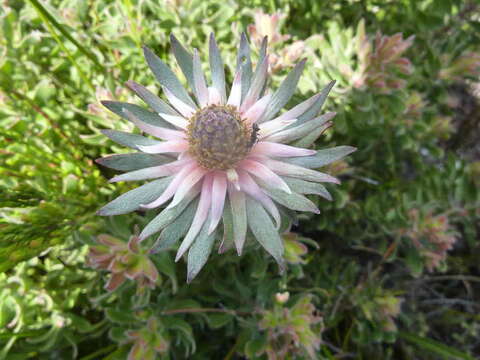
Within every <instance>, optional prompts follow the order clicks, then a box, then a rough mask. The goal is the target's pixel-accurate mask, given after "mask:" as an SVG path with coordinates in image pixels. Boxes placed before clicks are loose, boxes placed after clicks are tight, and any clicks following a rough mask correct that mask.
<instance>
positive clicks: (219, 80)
mask: <svg viewBox="0 0 480 360" xmlns="http://www.w3.org/2000/svg"><path fill="white" fill-rule="evenodd" d="M209 54H210V71H211V73H212V85H213V87H214V88H215V89H217V90H218V92H219V93H220V96H221V98H222V103H226V101H227V94H226V89H225V69H224V66H223V61H222V57H221V55H220V51H219V50H218V47H217V43H216V41H215V36H214V35H213V32H212V33H211V34H210V41H209Z"/></svg>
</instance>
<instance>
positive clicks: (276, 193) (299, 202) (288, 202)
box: [258, 180, 320, 214]
mask: <svg viewBox="0 0 480 360" xmlns="http://www.w3.org/2000/svg"><path fill="white" fill-rule="evenodd" d="M258 182H259V184H260V185H261V186H262V188H263V190H264V191H265V192H266V193H267V194H268V196H270V197H271V198H272V199H273V200H275V201H276V202H277V203H279V204H280V205H283V206H285V207H286V208H288V209H292V210H296V211H309V212H313V213H315V214H319V213H320V210H318V208H317V207H316V205H315V204H314V203H313V202H311V201H310V200H308V199H307V198H306V197H305V196H303V195H300V194H298V193H296V192H292V193H291V194H288V193H286V192H285V191H283V190H280V189H276V188H274V187H271V186H269V185H268V184H267V183H266V182H264V181H262V180H258Z"/></svg>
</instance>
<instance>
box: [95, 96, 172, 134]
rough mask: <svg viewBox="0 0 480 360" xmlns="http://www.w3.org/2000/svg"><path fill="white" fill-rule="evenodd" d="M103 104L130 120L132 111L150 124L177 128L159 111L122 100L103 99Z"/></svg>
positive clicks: (139, 118)
mask: <svg viewBox="0 0 480 360" xmlns="http://www.w3.org/2000/svg"><path fill="white" fill-rule="evenodd" d="M102 105H103V106H105V107H106V108H107V109H109V110H110V111H112V112H114V113H115V114H117V115H118V116H120V117H122V118H124V119H125V120H128V121H131V120H130V119H129V117H128V113H131V114H132V115H133V116H135V117H136V118H137V119H138V120H141V121H143V122H145V123H147V124H149V125H153V126H157V127H161V128H167V129H175V127H174V126H173V125H171V124H170V123H169V122H167V121H165V120H163V119H162V118H161V117H160V116H159V115H158V114H157V113H154V112H152V111H150V110H147V109H145V108H143V107H141V106H138V105H135V104H129V103H125V102H120V101H102ZM124 110H126V111H124Z"/></svg>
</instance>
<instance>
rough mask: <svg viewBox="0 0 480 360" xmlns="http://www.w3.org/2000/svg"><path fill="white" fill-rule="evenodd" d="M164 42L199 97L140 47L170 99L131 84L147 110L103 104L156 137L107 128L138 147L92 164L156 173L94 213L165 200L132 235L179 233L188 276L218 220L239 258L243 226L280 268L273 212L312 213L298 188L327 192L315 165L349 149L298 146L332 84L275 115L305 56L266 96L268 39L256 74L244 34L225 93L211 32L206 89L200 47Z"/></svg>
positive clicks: (311, 132) (139, 175) (208, 246)
mask: <svg viewBox="0 0 480 360" xmlns="http://www.w3.org/2000/svg"><path fill="white" fill-rule="evenodd" d="M171 40H172V49H173V53H174V55H175V57H176V59H177V61H178V64H179V65H180V68H181V69H182V71H183V73H184V74H185V77H186V79H187V81H188V83H189V84H190V86H191V87H192V89H193V94H194V95H195V99H196V101H194V100H193V99H192V97H191V96H190V94H189V93H188V92H187V91H186V90H185V89H184V87H183V86H182V84H181V83H180V81H179V80H178V79H177V77H176V76H175V75H174V73H173V72H172V71H171V70H170V69H169V68H168V67H167V66H166V65H165V64H164V63H163V62H162V61H161V60H160V59H159V58H158V57H157V56H156V55H155V54H154V53H153V52H152V51H151V50H150V49H148V48H146V47H145V48H144V54H145V58H146V60H147V63H148V65H149V66H150V69H151V70H152V72H153V73H154V75H155V77H156V78H157V80H158V81H159V82H160V85H161V86H162V89H163V93H164V95H165V97H166V98H167V100H168V101H169V102H170V105H169V104H167V103H166V102H165V101H164V100H161V99H160V98H158V97H157V96H155V95H154V94H153V93H151V92H150V91H148V90H147V89H146V88H145V87H143V86H142V85H139V84H137V83H135V82H133V81H128V82H127V85H128V86H129V87H130V88H131V89H132V90H133V91H134V92H136V93H137V95H138V96H139V97H141V98H142V99H143V100H144V101H145V102H146V103H147V104H148V105H150V107H151V108H152V109H153V112H152V111H149V110H146V109H144V108H143V107H140V106H137V105H133V104H128V103H121V102H115V101H105V102H103V104H104V105H105V106H106V107H107V108H109V109H110V110H111V111H113V112H114V113H116V114H118V115H120V116H121V117H123V118H125V119H127V120H130V121H131V122H132V123H134V124H135V125H136V126H137V127H138V128H139V129H141V130H142V131H144V132H145V133H147V134H150V135H153V136H155V137H157V138H159V139H161V140H163V141H157V140H153V139H151V138H147V137H144V136H141V135H138V134H129V133H124V132H120V131H114V130H104V131H103V133H104V134H105V135H107V136H108V137H110V138H111V139H112V140H114V141H116V142H118V143H120V144H123V145H125V146H128V147H131V148H133V149H136V150H140V152H135V153H131V154H119V155H111V156H107V157H105V158H102V159H98V160H97V161H98V162H99V163H100V164H102V165H104V166H107V167H110V168H113V169H116V170H122V171H127V172H126V173H124V174H122V175H118V176H115V177H114V178H112V179H111V180H110V181H111V182H118V181H139V180H147V179H156V180H155V181H153V182H150V183H148V184H145V185H143V186H141V187H139V188H137V189H134V190H131V191H129V192H127V193H126V194H123V195H122V196H120V197H119V198H117V199H115V200H113V201H112V202H110V203H109V204H107V205H106V206H104V207H103V208H102V209H100V210H99V212H98V213H99V214H100V215H104V216H106V215H116V214H124V213H128V212H131V211H135V210H138V209H153V208H158V207H160V206H162V205H164V204H166V203H167V202H169V201H170V203H169V204H168V206H167V207H166V208H165V209H164V210H163V211H162V212H161V213H160V214H159V215H157V216H156V217H155V218H154V219H153V220H152V221H151V222H150V223H149V224H148V225H147V226H146V227H145V229H143V231H142V233H141V234H140V235H139V238H140V240H143V239H145V238H147V237H149V236H151V235H153V234H155V233H158V232H160V231H162V232H161V234H160V237H159V240H158V241H160V242H161V243H163V244H173V243H174V242H176V241H177V240H179V239H180V238H182V237H183V241H182V242H181V244H180V247H179V249H178V252H177V256H176V261H178V260H179V259H180V258H182V257H183V255H184V254H186V253H187V251H188V259H187V281H191V280H192V279H193V278H194V277H195V276H196V275H197V274H198V272H199V271H200V269H201V268H202V267H203V265H204V264H205V263H206V261H207V259H208V256H209V255H210V253H211V251H212V248H213V244H214V240H215V236H216V233H217V232H218V227H219V226H218V225H219V223H220V222H223V227H224V231H223V241H224V242H229V241H231V240H232V242H233V243H234V244H235V247H236V249H237V252H238V254H239V255H240V254H241V253H242V249H243V247H244V243H245V240H246V238H247V228H249V229H250V231H251V233H252V235H253V236H254V237H255V238H256V239H257V240H258V242H259V243H260V244H261V245H262V246H263V247H264V248H265V249H266V250H267V251H268V252H269V253H270V254H271V255H272V256H273V257H274V258H275V260H276V261H277V263H278V264H279V266H280V268H281V269H283V268H284V260H283V253H284V246H283V243H282V240H281V237H280V236H279V233H278V229H279V227H280V218H281V216H280V214H281V213H283V214H285V215H288V214H291V213H292V212H291V210H296V211H310V212H314V213H318V212H319V210H318V209H317V207H316V206H315V204H314V203H313V202H311V201H310V200H309V199H307V198H306V197H305V196H304V194H319V195H321V196H324V197H327V198H328V196H329V194H328V192H327V191H326V189H325V187H324V186H323V185H322V184H321V183H323V182H328V183H336V184H338V183H339V181H338V180H337V179H336V178H334V177H332V176H329V175H327V174H324V173H321V172H318V171H315V170H312V169H313V168H318V167H320V166H323V165H326V164H329V163H331V162H333V161H335V160H338V159H340V158H342V157H344V156H346V155H348V154H350V153H351V152H353V151H354V150H355V148H353V147H350V146H338V147H334V148H331V149H324V150H320V151H315V150H310V149H305V148H304V147H308V146H310V145H311V144H313V142H314V141H315V140H316V139H317V138H318V137H319V136H320V135H321V134H322V132H323V131H324V130H325V129H327V128H328V127H329V126H331V122H330V120H331V119H332V117H333V116H334V115H335V114H334V113H332V112H330V113H326V114H324V115H318V112H319V110H320V108H321V106H322V105H323V103H324V102H325V99H326V97H327V95H328V93H329V91H330V89H331V88H332V86H333V84H334V82H331V83H330V84H328V85H327V86H326V88H325V89H324V90H323V91H322V92H320V93H319V94H317V95H314V96H312V97H311V98H309V99H308V100H306V101H304V102H302V103H300V104H299V105H297V106H294V107H293V108H292V109H290V110H288V111H286V112H284V113H283V114H281V115H279V116H278V115H277V114H278V112H279V111H280V109H281V108H282V107H283V106H284V105H286V104H287V102H288V101H289V100H290V98H291V97H292V95H293V93H294V91H295V87H296V85H297V83H298V80H299V77H300V74H301V72H302V70H303V67H304V65H305V61H301V62H300V63H299V64H297V65H296V66H295V68H294V69H293V70H292V71H291V72H290V73H289V74H288V76H287V78H286V79H285V80H284V81H283V82H282V84H281V85H280V87H279V88H278V89H277V90H276V91H275V92H273V93H270V92H268V91H266V90H265V84H266V82H267V74H268V54H267V53H266V39H265V41H264V42H263V43H264V44H265V45H264V47H262V49H261V51H260V56H259V59H258V65H257V66H256V69H255V71H253V69H252V62H251V59H250V48H249V44H248V41H247V38H246V35H245V34H242V37H241V42H240V49H239V55H238V57H237V67H236V71H235V76H234V80H233V85H232V88H231V91H230V94H229V96H228V97H227V93H226V87H225V73H224V68H223V62H222V59H221V56H220V53H219V50H218V47H217V44H216V41H215V38H214V36H213V34H212V35H211V37H210V41H209V48H210V67H211V73H212V84H211V86H207V82H206V80H205V77H204V74H203V72H202V68H201V63H200V57H199V54H198V52H197V50H195V51H194V52H193V55H192V54H191V53H190V52H188V51H187V50H186V49H185V48H184V47H183V46H182V45H181V44H180V43H179V42H178V40H177V39H176V38H175V37H174V36H172V37H171ZM287 144H290V145H287Z"/></svg>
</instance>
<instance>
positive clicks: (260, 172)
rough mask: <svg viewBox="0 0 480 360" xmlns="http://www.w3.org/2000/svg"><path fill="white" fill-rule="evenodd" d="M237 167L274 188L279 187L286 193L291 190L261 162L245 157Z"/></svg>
mask: <svg viewBox="0 0 480 360" xmlns="http://www.w3.org/2000/svg"><path fill="white" fill-rule="evenodd" d="M239 167H240V168H242V169H243V170H245V171H248V172H249V173H250V174H252V175H254V176H256V177H258V178H260V179H262V180H263V181H265V182H266V183H267V184H270V185H271V186H273V187H275V188H279V189H280V190H283V191H285V192H286V193H287V194H290V193H291V192H292V191H291V190H290V188H289V187H288V185H287V184H286V183H285V181H283V180H282V178H281V177H280V176H278V175H277V174H275V173H274V172H273V171H272V170H270V169H269V168H268V167H266V166H265V165H263V164H262V163H259V162H258V161H255V160H250V159H245V160H242V161H241V162H240V163H239Z"/></svg>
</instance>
